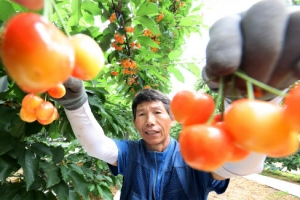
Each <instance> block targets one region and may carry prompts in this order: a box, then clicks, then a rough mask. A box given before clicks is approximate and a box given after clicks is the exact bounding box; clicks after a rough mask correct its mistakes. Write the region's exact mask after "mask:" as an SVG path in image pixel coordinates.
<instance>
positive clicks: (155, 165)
mask: <svg viewBox="0 0 300 200" xmlns="http://www.w3.org/2000/svg"><path fill="white" fill-rule="evenodd" d="M154 161H155V176H154V184H153V197H154V200H156V197H155V185H156V178H157V160H156V152H154Z"/></svg>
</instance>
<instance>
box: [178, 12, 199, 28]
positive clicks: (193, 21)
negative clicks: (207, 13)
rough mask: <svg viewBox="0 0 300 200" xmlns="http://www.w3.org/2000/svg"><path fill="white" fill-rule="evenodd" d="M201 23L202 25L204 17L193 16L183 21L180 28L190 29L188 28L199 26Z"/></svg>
mask: <svg viewBox="0 0 300 200" xmlns="http://www.w3.org/2000/svg"><path fill="white" fill-rule="evenodd" d="M201 23H202V17H201V16H197V15H193V16H188V17H185V18H183V19H181V21H180V23H179V26H182V27H188V26H194V25H199V24H201Z"/></svg>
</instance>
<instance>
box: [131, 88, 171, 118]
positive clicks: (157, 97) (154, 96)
mask: <svg viewBox="0 0 300 200" xmlns="http://www.w3.org/2000/svg"><path fill="white" fill-rule="evenodd" d="M148 101H161V102H162V103H163V104H164V106H165V108H166V110H167V112H168V114H169V116H170V118H171V119H172V118H173V116H172V113H171V111H170V103H171V100H170V99H169V97H168V96H167V95H165V94H164V93H162V92H160V91H158V90H155V89H151V88H150V89H143V90H142V91H140V92H139V93H138V94H137V95H136V96H135V98H134V99H133V102H132V105H131V109H132V115H133V119H134V120H135V119H136V108H137V106H138V105H139V104H141V103H144V102H148Z"/></svg>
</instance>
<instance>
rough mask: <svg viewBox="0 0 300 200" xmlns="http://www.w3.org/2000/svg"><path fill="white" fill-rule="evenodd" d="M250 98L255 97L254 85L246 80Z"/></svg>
mask: <svg viewBox="0 0 300 200" xmlns="http://www.w3.org/2000/svg"><path fill="white" fill-rule="evenodd" d="M246 86H247V94H248V99H251V100H252V99H254V94H253V85H252V83H251V82H250V81H246Z"/></svg>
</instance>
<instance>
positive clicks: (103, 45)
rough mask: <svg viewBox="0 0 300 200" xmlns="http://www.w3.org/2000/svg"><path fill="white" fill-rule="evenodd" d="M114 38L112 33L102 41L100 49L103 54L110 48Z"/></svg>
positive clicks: (102, 38)
mask: <svg viewBox="0 0 300 200" xmlns="http://www.w3.org/2000/svg"><path fill="white" fill-rule="evenodd" d="M113 37H114V35H113V34H112V33H109V34H106V35H104V36H103V37H101V39H100V44H99V45H100V47H101V49H102V51H103V52H105V51H107V50H108V49H109V48H110V45H111V40H112V38H113Z"/></svg>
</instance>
